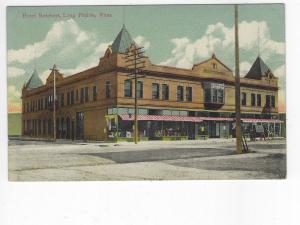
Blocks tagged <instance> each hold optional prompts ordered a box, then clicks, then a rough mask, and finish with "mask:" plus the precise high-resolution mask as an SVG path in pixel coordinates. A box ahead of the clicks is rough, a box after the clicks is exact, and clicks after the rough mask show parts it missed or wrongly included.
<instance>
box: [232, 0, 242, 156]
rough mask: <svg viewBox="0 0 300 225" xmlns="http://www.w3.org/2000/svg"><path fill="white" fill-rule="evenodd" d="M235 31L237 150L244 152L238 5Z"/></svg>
mask: <svg viewBox="0 0 300 225" xmlns="http://www.w3.org/2000/svg"><path fill="white" fill-rule="evenodd" d="M234 17H235V18H234V21H235V26H234V33H235V122H236V126H235V131H236V151H237V153H243V145H242V129H241V100H240V98H241V86H240V54H239V21H238V20H239V19H238V18H239V15H238V5H234Z"/></svg>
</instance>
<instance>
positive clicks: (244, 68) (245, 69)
mask: <svg viewBox="0 0 300 225" xmlns="http://www.w3.org/2000/svg"><path fill="white" fill-rule="evenodd" d="M251 66H252V65H251V63H249V62H247V61H244V62H241V63H240V74H241V76H244V75H246V74H247V73H248V72H249V70H250V68H251Z"/></svg>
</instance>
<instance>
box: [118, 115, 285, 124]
mask: <svg viewBox="0 0 300 225" xmlns="http://www.w3.org/2000/svg"><path fill="white" fill-rule="evenodd" d="M119 116H120V117H121V119H122V120H127V121H132V120H134V115H133V114H130V115H129V114H122V115H119ZM137 119H138V120H139V121H147V120H148V121H183V122H202V121H234V118H226V117H195V116H169V115H138V118H137ZM242 121H243V122H244V123H283V121H281V120H277V119H250V118H242Z"/></svg>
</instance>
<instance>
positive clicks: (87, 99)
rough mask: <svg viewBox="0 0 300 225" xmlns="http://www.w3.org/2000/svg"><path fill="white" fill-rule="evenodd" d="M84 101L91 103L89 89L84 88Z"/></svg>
mask: <svg viewBox="0 0 300 225" xmlns="http://www.w3.org/2000/svg"><path fill="white" fill-rule="evenodd" d="M84 101H85V102H88V101H89V87H85V88H84Z"/></svg>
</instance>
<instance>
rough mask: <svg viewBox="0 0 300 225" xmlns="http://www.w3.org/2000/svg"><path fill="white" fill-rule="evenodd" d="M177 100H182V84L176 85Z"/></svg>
mask: <svg viewBox="0 0 300 225" xmlns="http://www.w3.org/2000/svg"><path fill="white" fill-rule="evenodd" d="M177 101H183V86H177Z"/></svg>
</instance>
